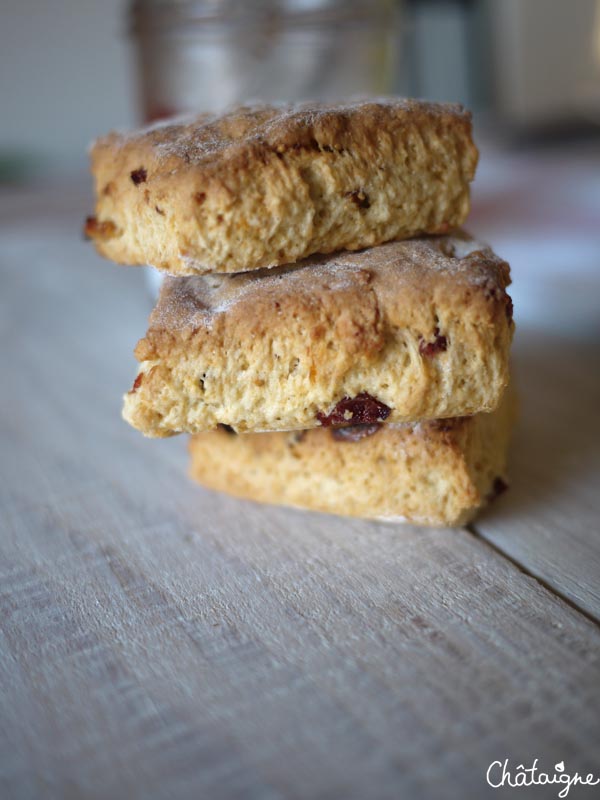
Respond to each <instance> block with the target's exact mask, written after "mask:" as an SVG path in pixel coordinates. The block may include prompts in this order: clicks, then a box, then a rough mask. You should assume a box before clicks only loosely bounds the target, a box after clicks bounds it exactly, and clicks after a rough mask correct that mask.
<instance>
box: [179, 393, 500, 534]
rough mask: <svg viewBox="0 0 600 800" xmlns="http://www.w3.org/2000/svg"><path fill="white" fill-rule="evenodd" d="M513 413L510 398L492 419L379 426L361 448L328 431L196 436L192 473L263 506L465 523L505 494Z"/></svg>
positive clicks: (431, 522) (207, 483) (488, 416)
mask: <svg viewBox="0 0 600 800" xmlns="http://www.w3.org/2000/svg"><path fill="white" fill-rule="evenodd" d="M513 416H514V403H513V399H512V398H511V397H508V396H507V397H506V399H505V400H504V401H503V402H502V404H501V406H500V407H499V409H497V410H496V411H495V412H493V413H491V414H477V415H475V416H473V417H468V418H462V419H452V420H443V421H441V422H440V421H431V422H425V423H418V424H415V425H380V426H379V427H377V426H375V427H374V432H373V431H371V432H370V435H366V436H364V437H362V438H358V439H357V440H356V441H353V440H352V438H343V439H342V438H336V437H335V435H334V434H333V433H332V430H324V429H316V430H311V431H300V432H294V433H266V434H244V435H235V434H232V433H228V432H225V431H223V430H218V431H212V432H208V433H202V434H199V435H197V436H193V437H191V439H190V445H189V449H190V455H191V465H190V474H191V476H192V477H193V478H194V479H195V480H197V481H198V482H200V483H202V484H203V485H205V486H207V487H209V488H212V489H217V490H219V491H224V492H228V493H229V494H233V495H236V496H239V497H245V498H249V499H252V500H258V501H261V502H268V503H275V504H281V505H290V506H297V507H302V508H309V509H314V510H318V511H327V512H331V513H335V514H344V515H348V516H359V517H371V518H378V519H398V518H404V519H405V520H407V521H411V522H415V523H417V524H424V525H458V524H463V523H465V522H466V521H468V520H469V519H470V518H472V517H473V515H474V514H475V513H476V511H477V509H479V508H480V507H481V506H482V505H483V504H484V503H485V502H486V500H488V499H491V498H492V496H493V495H494V494H495V493H497V492H498V491H501V490H502V489H503V488H505V486H506V454H507V447H508V439H509V433H510V429H511V427H512V421H513Z"/></svg>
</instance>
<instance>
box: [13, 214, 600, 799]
mask: <svg viewBox="0 0 600 800" xmlns="http://www.w3.org/2000/svg"><path fill="white" fill-rule="evenodd" d="M32 222H34V223H35V224H32ZM77 223H78V219H77V217H75V215H73V216H64V215H63V214H60V215H57V216H56V218H55V219H53V220H50V221H49V220H48V217H46V216H44V217H42V216H40V217H39V218H36V219H35V220H31V219H30V220H26V221H25V223H23V224H22V225H21V227H20V228H19V222H18V220H14V219H13V220H12V224H11V227H10V230H8V229H5V230H3V231H2V232H1V233H0V278H1V280H2V286H3V291H2V292H1V293H0V324H1V326H2V329H1V333H2V342H3V353H2V373H3V385H4V387H8V388H5V389H4V393H3V402H2V404H0V435H1V437H2V448H1V450H0V469H1V476H2V480H1V481H0V529H1V535H0V631H1V634H0V687H1V689H2V690H1V691H0V789H2V790H3V791H2V794H1V796H3V797H4V796H6V797H11V798H13V797H36V796H44V797H45V798H51V797H66V796H68V797H71V796H72V797H78V798H81V797H84V798H88V797H89V798H95V797H129V798H136V797H140V798H141V797H148V796H152V797H155V798H162V797H164V798H167V797H168V798H179V797H181V798H188V797H190V796H193V797H202V798H204V797H206V798H209V797H210V798H211V799H212V798H217V799H218V798H236V797H240V798H268V799H270V798H282V797H291V798H296V797H297V798H309V797H323V798H325V797H330V798H333V797H344V798H361V799H362V798H365V797H370V798H371V797H373V798H378V797H380V798H387V797H389V798H392V797H393V798H397V797H400V796H402V797H410V798H416V799H417V800H418V798H430V797H431V798H433V797H444V798H453V797H456V798H464V797H472V796H477V797H483V796H486V784H485V771H486V769H487V767H488V765H489V764H490V763H491V761H493V760H495V759H504V758H509V759H511V760H512V761H513V763H514V764H515V765H516V764H520V763H523V762H528V763H529V762H531V761H532V759H533V758H534V757H538V758H539V759H540V760H541V762H542V764H544V765H545V766H547V767H548V768H550V767H552V765H554V763H556V762H558V761H560V760H564V761H565V763H566V765H567V768H568V769H569V770H570V771H575V770H576V769H577V770H579V771H580V772H588V771H590V770H596V771H597V769H598V765H597V762H596V756H597V754H596V742H597V741H598V738H599V735H600V722H599V715H598V707H597V706H598V703H597V687H598V681H599V679H600V647H599V644H600V633H599V631H598V627H597V626H596V625H594V624H593V623H592V622H590V621H589V620H587V619H585V618H584V617H582V616H581V615H580V614H577V613H576V612H575V611H574V610H573V609H572V608H570V607H568V606H566V605H565V604H564V603H563V602H562V601H560V600H559V599H557V598H556V597H555V596H553V595H552V594H551V593H549V592H548V591H546V590H545V589H544V588H543V587H541V586H540V585H539V584H538V583H537V582H536V581H535V580H533V579H531V578H529V577H527V576H526V575H523V574H522V573H521V572H519V571H518V570H517V569H516V568H515V567H514V566H513V565H512V564H510V563H509V562H508V561H506V560H505V559H503V558H502V557H501V556H499V555H498V554H497V553H495V552H493V551H492V550H491V549H490V548H489V547H488V546H487V545H486V544H485V543H484V542H481V541H478V540H477V539H474V537H472V536H471V535H470V534H468V533H467V532H465V531H420V530H417V529H415V528H411V527H393V526H385V525H381V524H375V523H372V524H371V523H365V522H358V521H349V520H344V519H337V518H330V517H325V516H322V515H317V514H302V513H299V512H292V511H286V510H283V509H272V508H265V507H259V506H254V505H252V504H250V503H241V502H236V501H234V500H231V499H227V498H224V497H221V496H217V495H213V494H211V493H208V492H205V491H203V490H201V489H199V488H198V487H195V486H193V485H192V484H191V483H189V482H188V481H187V480H186V478H185V468H186V458H185V452H184V444H185V443H184V442H183V441H182V439H181V438H179V439H175V440H171V441H166V442H165V441H159V442H157V441H148V440H144V439H143V438H142V437H141V436H139V434H137V433H136V432H135V431H132V430H130V429H128V428H127V426H126V425H125V424H124V423H121V422H120V421H119V407H120V397H119V395H120V393H121V392H122V391H123V390H124V389H125V388H126V387H127V385H128V383H129V381H130V379H131V376H132V375H133V372H134V369H133V361H132V359H131V357H129V356H128V353H129V352H130V350H131V348H132V346H133V344H134V342H135V340H136V338H137V337H138V336H139V335H140V334H141V333H142V332H143V327H144V322H145V316H146V313H147V310H148V306H149V304H148V303H147V302H146V298H145V297H144V295H143V287H142V281H141V277H142V276H141V274H140V272H139V271H135V270H127V269H123V268H117V267H112V266H110V265H108V264H106V263H103V262H100V260H99V259H97V258H95V257H94V256H93V255H92V254H91V251H90V249H89V247H88V246H86V245H84V244H83V243H81V242H79V241H77V240H76V239H75V238H74V236H73V232H74V231H75V230H76V225H77ZM582 792H583V790H582ZM490 794H491V795H492V796H494V793H493V792H492V791H491V790H490ZM527 796H530V795H529V793H528V792H527V791H519V793H518V797H527ZM531 796H534V797H543V796H544V794H543V792H540V791H536V792H534V793H532V794H531ZM552 796H554V793H553V795H552ZM582 796H583V794H582Z"/></svg>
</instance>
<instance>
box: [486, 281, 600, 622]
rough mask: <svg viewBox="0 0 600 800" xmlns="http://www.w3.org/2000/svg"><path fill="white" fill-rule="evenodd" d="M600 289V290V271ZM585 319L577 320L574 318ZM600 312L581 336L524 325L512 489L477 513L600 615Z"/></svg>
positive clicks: (526, 562)
mask: <svg viewBox="0 0 600 800" xmlns="http://www.w3.org/2000/svg"><path fill="white" fill-rule="evenodd" d="M595 296H596V297H600V276H599V277H598V280H597V292H596V295H595ZM574 327H576V326H574ZM598 341H600V318H599V324H598V328H597V330H593V329H590V330H588V331H584V332H580V333H579V335H577V336H570V337H569V336H566V335H564V334H563V335H562V336H559V335H557V333H556V332H552V331H543V330H542V331H540V330H534V329H533V330H532V329H528V328H527V327H525V328H524V329H522V330H519V331H518V336H517V338H516V341H515V347H514V372H515V375H516V382H517V388H518V390H519V398H520V411H519V420H518V424H517V428H516V431H515V434H514V438H513V446H512V460H511V480H512V487H511V490H510V492H508V493H507V494H506V496H505V497H502V498H500V500H499V501H498V502H497V503H496V504H495V505H494V506H493V507H492V508H490V509H489V511H488V512H486V513H485V514H484V515H482V516H481V517H480V518H479V519H477V520H476V521H475V528H476V530H477V531H479V532H480V533H481V534H482V535H483V536H484V537H485V538H487V539H488V540H489V541H490V542H492V543H493V544H494V545H495V546H496V547H498V548H499V549H500V550H501V551H502V552H504V553H506V554H508V555H509V556H510V557H511V558H512V559H514V560H515V561H518V562H519V563H520V564H521V565H523V566H524V567H525V568H526V569H527V570H528V571H529V572H531V573H532V574H534V575H537V576H539V577H540V578H542V579H543V580H544V581H545V582H546V583H547V584H548V585H550V586H551V587H552V588H553V589H554V590H556V591H557V592H559V593H560V594H561V595H563V596H565V597H568V598H569V600H571V601H572V602H573V603H575V604H576V605H577V606H578V607H579V608H581V609H583V610H585V612H586V613H588V614H590V615H591V616H593V617H594V618H595V619H597V620H598V619H600V414H599V413H598V412H599V409H600V357H599V356H598V347H597V342H598Z"/></svg>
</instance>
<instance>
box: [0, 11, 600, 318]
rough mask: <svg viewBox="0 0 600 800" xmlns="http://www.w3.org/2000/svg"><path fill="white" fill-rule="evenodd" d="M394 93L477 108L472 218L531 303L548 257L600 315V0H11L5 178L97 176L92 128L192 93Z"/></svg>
mask: <svg viewBox="0 0 600 800" xmlns="http://www.w3.org/2000/svg"><path fill="white" fill-rule="evenodd" d="M390 93H396V94H404V95H411V96H418V97H423V98H429V99H434V100H444V101H458V102H462V103H464V104H465V105H467V106H469V107H470V108H472V109H473V111H474V112H475V131H476V138H477V142H478V144H479V146H480V149H481V154H482V156H481V161H480V167H479V171H478V176H477V179H476V182H475V186H474V192H473V214H472V217H471V219H470V223H469V224H470V227H471V229H472V230H473V231H474V232H475V233H477V234H479V235H480V236H482V237H483V238H487V239H488V240H490V241H491V242H492V243H493V244H494V246H495V247H496V248H497V250H498V251H499V252H500V253H501V254H502V255H504V256H505V257H506V258H507V259H509V260H510V261H511V262H512V263H513V267H515V270H514V274H515V286H514V292H515V294H516V295H517V297H516V298H515V300H516V302H515V305H516V307H517V309H518V312H519V315H520V316H522V317H528V318H529V319H530V321H531V322H532V323H533V322H535V321H536V319H537V316H536V315H541V316H542V317H543V315H545V314H546V310H545V298H544V291H545V288H544V287H541V286H540V282H539V279H538V272H537V271H536V270H533V269H529V268H528V266H527V265H528V264H529V263H530V262H531V261H532V259H533V260H535V262H536V263H537V264H538V265H540V264H543V269H544V275H545V276H547V275H550V276H554V279H555V281H559V282H560V280H561V279H565V280H566V276H567V273H566V270H567V269H568V270H569V271H570V274H571V276H572V275H573V274H575V273H577V275H578V276H579V277H578V279H577V281H571V285H570V286H569V292H568V296H567V298H566V300H565V303H566V304H567V305H568V304H569V303H572V304H575V305H577V307H579V306H578V304H580V305H581V307H582V309H583V311H582V314H583V322H585V323H586V324H587V323H588V322H589V321H590V319H589V317H590V315H594V318H595V314H596V311H597V309H596V306H595V304H594V305H593V306H592V307H590V300H589V291H590V286H591V285H592V284H591V283H590V281H588V280H587V278H586V276H588V275H589V274H590V271H592V272H594V274H597V269H598V264H599V263H600V234H599V230H600V0H196V1H193V0H102V2H97V0H52V2H46V0H8V2H4V3H3V4H2V11H1V24H0V101H1V108H2V117H1V120H2V122H1V125H0V185H4V187H5V191H7V190H10V191H13V192H14V191H15V189H16V188H17V187H19V186H23V185H27V184H30V183H31V182H34V183H36V184H39V183H45V184H49V183H52V182H53V183H54V184H56V183H61V184H68V183H69V182H75V183H77V182H79V184H80V185H82V186H83V185H85V186H88V183H89V182H87V181H88V179H87V178H86V177H85V175H86V170H87V165H86V161H87V156H86V149H87V146H88V144H89V142H90V141H91V140H92V138H93V137H94V136H96V135H98V134H101V133H104V132H106V131H108V130H109V129H111V128H127V127H130V126H133V125H135V124H138V123H140V122H141V121H143V120H150V119H155V118H159V117H162V116H165V115H168V114H171V113H174V112H178V111H184V110H188V109H212V110H219V109H222V108H225V107H227V106H229V105H231V104H233V103H236V102H240V101H247V100H252V99H261V100H295V99H306V98H316V99H323V100H327V99H334V98H341V97H347V96H356V95H365V94H390ZM89 203H90V208H91V200H89ZM90 208H88V209H86V210H88V211H89V210H90ZM83 213H84V212H83V210H82V215H83ZM517 266H518V267H520V269H519V270H517V269H516V267H517ZM561 276H562V278H561ZM555 288H556V287H555ZM559 288H560V287H559ZM561 309H562V310H561ZM561 309H557V310H556V315H557V318H556V319H555V324H556V325H558V326H560V324H561V319H562V316H561V315H562V314H563V310H565V311H566V312H567V313H565V314H564V319H565V320H566V319H567V318H570V319H572V316H573V315H572V307H568V308H566V309H563V307H562V306H561ZM586 309H587V310H586ZM566 324H567V323H566V322H565V325H566ZM569 325H572V322H570V323H569Z"/></svg>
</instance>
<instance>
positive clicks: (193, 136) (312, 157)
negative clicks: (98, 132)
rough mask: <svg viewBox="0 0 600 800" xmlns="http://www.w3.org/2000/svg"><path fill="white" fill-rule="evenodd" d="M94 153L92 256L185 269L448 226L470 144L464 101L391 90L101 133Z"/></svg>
mask: <svg viewBox="0 0 600 800" xmlns="http://www.w3.org/2000/svg"><path fill="white" fill-rule="evenodd" d="M91 159H92V172H93V174H94V177H95V181H96V194H97V202H96V214H95V216H94V217H90V218H89V219H88V221H87V225H86V232H87V234H88V235H89V236H90V237H91V238H92V239H93V240H94V242H95V244H96V247H97V248H98V250H99V252H100V253H102V254H103V255H105V256H106V257H108V258H110V259H112V260H114V261H117V262H119V263H123V264H152V265H153V266H155V267H158V268H159V269H162V270H165V271H167V272H169V273H171V274H177V275H193V274H198V273H205V272H242V271H246V270H252V269H258V268H261V267H273V266H277V265H281V264H287V263H292V262H295V261H298V260H299V259H302V258H304V257H306V256H309V255H311V254H313V253H331V252H334V251H336V250H341V249H345V250H357V249H360V248H364V247H368V246H372V245H377V244H381V243H382V242H386V241H388V240H391V239H403V238H409V237H412V236H416V235H419V234H422V233H445V232H446V231H448V230H449V229H451V228H454V227H457V226H459V225H461V224H462V223H463V222H464V220H465V219H466V217H467V214H468V211H469V182H470V181H471V180H472V179H473V177H474V173H475V167H476V164H477V149H476V147H475V145H474V144H473V141H472V138H471V117H470V114H469V113H468V112H467V111H465V110H464V109H463V108H462V107H460V106H456V105H442V104H436V103H425V102H420V101H416V100H399V99H396V100H378V101H368V102H367V101H365V102H355V103H349V104H343V105H314V104H313V105H294V106H285V107H270V106H256V107H242V108H239V109H236V110H234V111H231V112H230V113H228V114H225V115H223V116H213V115H210V114H203V115H200V116H197V117H195V118H190V119H186V120H182V119H179V120H173V121H168V122H166V123H158V124H155V125H153V126H150V127H148V128H146V129H144V130H142V131H139V132H137V133H131V134H121V133H111V134H109V135H108V136H106V137H104V138H101V139H99V140H98V141H97V142H96V143H95V144H94V145H93V147H92V151H91Z"/></svg>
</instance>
